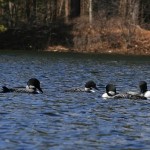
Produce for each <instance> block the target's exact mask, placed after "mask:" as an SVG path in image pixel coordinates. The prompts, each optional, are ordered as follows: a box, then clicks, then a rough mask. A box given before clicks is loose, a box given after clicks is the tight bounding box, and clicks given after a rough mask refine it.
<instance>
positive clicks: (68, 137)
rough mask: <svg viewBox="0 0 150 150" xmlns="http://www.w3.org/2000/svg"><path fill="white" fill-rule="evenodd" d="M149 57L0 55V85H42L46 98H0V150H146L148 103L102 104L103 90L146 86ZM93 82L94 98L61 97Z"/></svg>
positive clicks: (149, 130) (149, 122)
mask: <svg viewBox="0 0 150 150" xmlns="http://www.w3.org/2000/svg"><path fill="white" fill-rule="evenodd" d="M149 65H150V60H149V58H148V57H147V58H146V57H123V56H105V55H88V54H84V55H79V54H57V53H46V52H45V53H44V52H43V53H42V52H28V53H27V52H9V51H7V52H1V53H0V76H1V79H0V85H1V86H3V85H6V86H9V87H13V86H21V85H26V81H28V79H29V78H31V77H36V78H38V79H39V80H40V81H41V87H42V88H43V91H44V93H43V94H39V95H32V94H23V93H7V94H6V93H4V94H0V120H1V124H0V149H7V150H8V149H35V150H37V149H71V148H74V149H78V148H80V149H85V150H87V149H139V150H141V149H149V146H150V144H149V137H150V102H149V100H127V99H124V100H103V99H102V98H101V95H102V93H103V92H104V91H105V85H106V84H107V83H109V82H112V83H114V84H115V85H116V86H117V89H118V90H119V91H128V90H138V82H139V81H140V80H146V81H147V82H148V84H149V85H150V78H149V76H150V70H149ZM88 80H94V81H95V82H96V83H97V85H98V86H99V89H100V91H98V92H96V93H79V92H78V93H69V92H67V93H65V92H64V90H65V89H68V88H72V87H81V86H84V84H85V82H86V81H88Z"/></svg>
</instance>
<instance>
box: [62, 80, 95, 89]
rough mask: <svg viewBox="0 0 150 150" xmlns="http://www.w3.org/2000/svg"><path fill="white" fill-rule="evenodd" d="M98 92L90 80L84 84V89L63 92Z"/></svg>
mask: <svg viewBox="0 0 150 150" xmlns="http://www.w3.org/2000/svg"><path fill="white" fill-rule="evenodd" d="M95 90H98V88H97V86H96V83H95V82H94V81H92V80H90V81H88V82H86V83H85V86H84V88H72V89H68V90H65V92H95Z"/></svg>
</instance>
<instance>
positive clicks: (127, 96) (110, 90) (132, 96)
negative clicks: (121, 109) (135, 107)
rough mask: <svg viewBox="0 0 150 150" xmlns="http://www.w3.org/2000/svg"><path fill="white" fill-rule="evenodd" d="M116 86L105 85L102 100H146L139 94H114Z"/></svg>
mask: <svg viewBox="0 0 150 150" xmlns="http://www.w3.org/2000/svg"><path fill="white" fill-rule="evenodd" d="M116 91H117V90H116V86H115V85H113V84H107V86H106V93H104V94H103V95H102V98H104V99H108V98H113V99H121V98H124V99H146V98H145V97H144V96H143V95H140V94H131V93H127V92H125V93H117V92H116Z"/></svg>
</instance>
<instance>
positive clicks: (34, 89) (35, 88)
mask: <svg viewBox="0 0 150 150" xmlns="http://www.w3.org/2000/svg"><path fill="white" fill-rule="evenodd" d="M9 92H16V93H32V94H38V93H43V90H42V89H41V87H40V81H39V80H38V79H36V78H31V79H29V80H28V82H27V85H26V87H16V88H8V87H6V86H3V87H2V91H1V93H9Z"/></svg>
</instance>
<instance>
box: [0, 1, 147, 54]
mask: <svg viewBox="0 0 150 150" xmlns="http://www.w3.org/2000/svg"><path fill="white" fill-rule="evenodd" d="M149 10H150V3H149V0H0V41H1V42H0V49H28V50H30V49H35V50H38V49H40V50H41V49H42V50H43V49H47V48H48V47H49V46H57V45H61V46H64V47H67V48H69V49H75V50H77V51H80V50H81V49H82V51H84V50H85V51H87V50H88V49H90V51H96V49H100V50H101V49H104V48H107V49H108V48H109V49H110V48H113V49H117V48H118V49H120V48H122V47H124V48H128V47H130V46H131V47H132V45H131V43H132V41H133V39H131V38H130V37H134V34H135V33H133V32H134V31H135V28H133V27H135V26H137V25H138V26H139V25H140V26H141V27H144V28H145V29H150V26H149V23H150V11H149ZM114 28H115V29H116V28H119V30H121V33H120V35H118V34H116V33H115V35H114V33H113V32H112V31H114ZM131 28H132V30H131ZM110 30H111V31H110ZM127 30H128V31H127ZM110 33H111V34H110ZM131 34H132V35H131ZM118 38H120V41H118V42H117V43H116V39H118ZM134 38H135V37H134ZM134 40H135V39H134ZM109 43H111V45H108V44H109ZM93 44H94V45H93ZM106 45H107V46H106Z"/></svg>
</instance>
